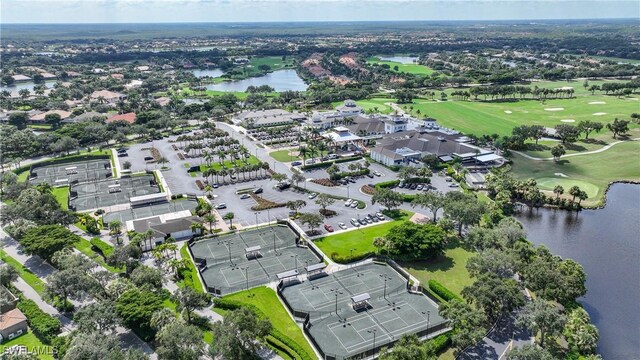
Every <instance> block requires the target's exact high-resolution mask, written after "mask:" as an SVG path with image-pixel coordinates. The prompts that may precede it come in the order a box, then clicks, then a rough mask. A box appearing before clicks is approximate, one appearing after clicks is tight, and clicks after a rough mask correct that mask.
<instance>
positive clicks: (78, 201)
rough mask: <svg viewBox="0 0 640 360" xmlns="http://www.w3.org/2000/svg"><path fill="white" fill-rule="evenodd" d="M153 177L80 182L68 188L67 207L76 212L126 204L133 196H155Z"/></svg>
mask: <svg viewBox="0 0 640 360" xmlns="http://www.w3.org/2000/svg"><path fill="white" fill-rule="evenodd" d="M159 192H160V188H159V187H158V185H157V184H156V182H155V178H154V177H153V175H142V176H135V177H123V178H120V179H107V180H97V181H88V182H82V183H79V184H75V185H72V186H71V188H70V196H69V199H70V200H69V205H70V207H71V208H73V209H75V210H76V211H84V210H89V209H98V208H104V207H109V206H113V205H116V204H126V203H128V202H129V199H130V198H132V197H134V196H141V195H148V194H156V193H159Z"/></svg>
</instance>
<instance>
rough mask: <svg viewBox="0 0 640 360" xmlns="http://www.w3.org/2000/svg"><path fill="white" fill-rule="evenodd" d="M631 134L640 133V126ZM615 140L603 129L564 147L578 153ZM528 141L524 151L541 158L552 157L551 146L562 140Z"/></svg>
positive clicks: (567, 150) (599, 147) (570, 152)
mask: <svg viewBox="0 0 640 360" xmlns="http://www.w3.org/2000/svg"><path fill="white" fill-rule="evenodd" d="M630 134H632V137H635V136H634V135H640V128H637V129H634V130H633V131H631V132H630ZM614 141H618V140H617V139H616V140H614V139H613V136H612V134H611V132H609V131H607V130H602V131H600V133H599V134H595V136H594V134H590V136H589V139H587V140H585V139H579V140H578V141H576V142H574V143H571V144H570V143H566V144H564V149H565V151H566V152H567V155H568V154H576V153H580V152H584V151H594V150H598V149H601V148H602V147H604V146H606V145H609V144H610V143H612V142H614ZM527 143H528V149H526V150H524V151H523V152H524V153H525V154H527V155H529V156H533V157H539V158H550V157H552V155H551V148H552V147H554V146H556V145H557V144H560V142H559V141H556V140H540V141H538V144H537V145H536V144H535V143H534V142H531V141H529V142H527Z"/></svg>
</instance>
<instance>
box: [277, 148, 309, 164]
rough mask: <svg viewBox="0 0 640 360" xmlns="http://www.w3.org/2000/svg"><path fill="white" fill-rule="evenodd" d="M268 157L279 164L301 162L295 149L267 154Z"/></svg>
mask: <svg viewBox="0 0 640 360" xmlns="http://www.w3.org/2000/svg"><path fill="white" fill-rule="evenodd" d="M269 156H271V157H272V158H274V159H276V160H277V161H280V162H291V161H296V160H302V158H301V157H300V156H298V151H297V150H295V149H292V150H278V151H272V152H270V153H269Z"/></svg>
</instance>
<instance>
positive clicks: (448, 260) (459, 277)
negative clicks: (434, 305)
mask: <svg viewBox="0 0 640 360" xmlns="http://www.w3.org/2000/svg"><path fill="white" fill-rule="evenodd" d="M472 256H474V253H472V252H470V251H468V250H466V249H464V248H462V247H461V246H460V245H459V244H458V243H457V242H453V243H451V244H450V245H449V246H448V247H447V249H446V250H445V253H444V255H443V256H441V257H439V258H437V259H434V260H429V261H421V262H409V263H400V265H401V266H402V267H403V268H405V269H406V270H407V271H409V273H411V275H413V276H415V277H416V278H417V279H418V280H420V283H421V284H422V285H423V286H427V283H428V282H429V280H436V281H437V282H439V283H441V284H442V285H444V286H445V287H446V288H447V289H449V290H451V291H453V292H454V293H456V294H457V295H460V292H461V291H462V289H463V288H464V287H465V286H467V285H471V283H472V282H473V281H472V279H471V277H470V276H469V272H468V271H467V269H466V267H465V265H466V264H467V260H469V258H471V257H472Z"/></svg>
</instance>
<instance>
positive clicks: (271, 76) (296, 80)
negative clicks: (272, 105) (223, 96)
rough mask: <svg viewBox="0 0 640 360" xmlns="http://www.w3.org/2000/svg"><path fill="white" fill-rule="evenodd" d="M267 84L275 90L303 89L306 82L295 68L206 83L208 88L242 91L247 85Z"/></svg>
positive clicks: (305, 86) (305, 87) (305, 88)
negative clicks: (241, 78) (234, 79)
mask: <svg viewBox="0 0 640 360" xmlns="http://www.w3.org/2000/svg"><path fill="white" fill-rule="evenodd" d="M251 85H253V86H260V85H269V86H271V87H272V88H274V89H275V90H276V91H278V92H280V91H287V90H293V91H305V90H307V84H305V82H304V81H303V80H302V78H300V76H298V74H297V73H296V71H295V70H290V69H288V70H278V71H274V72H272V73H268V74H266V75H263V76H258V77H251V78H247V79H244V80H237V81H225V82H221V83H218V84H209V85H207V89H208V90H217V91H239V92H244V91H246V90H247V88H248V87H249V86H251Z"/></svg>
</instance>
